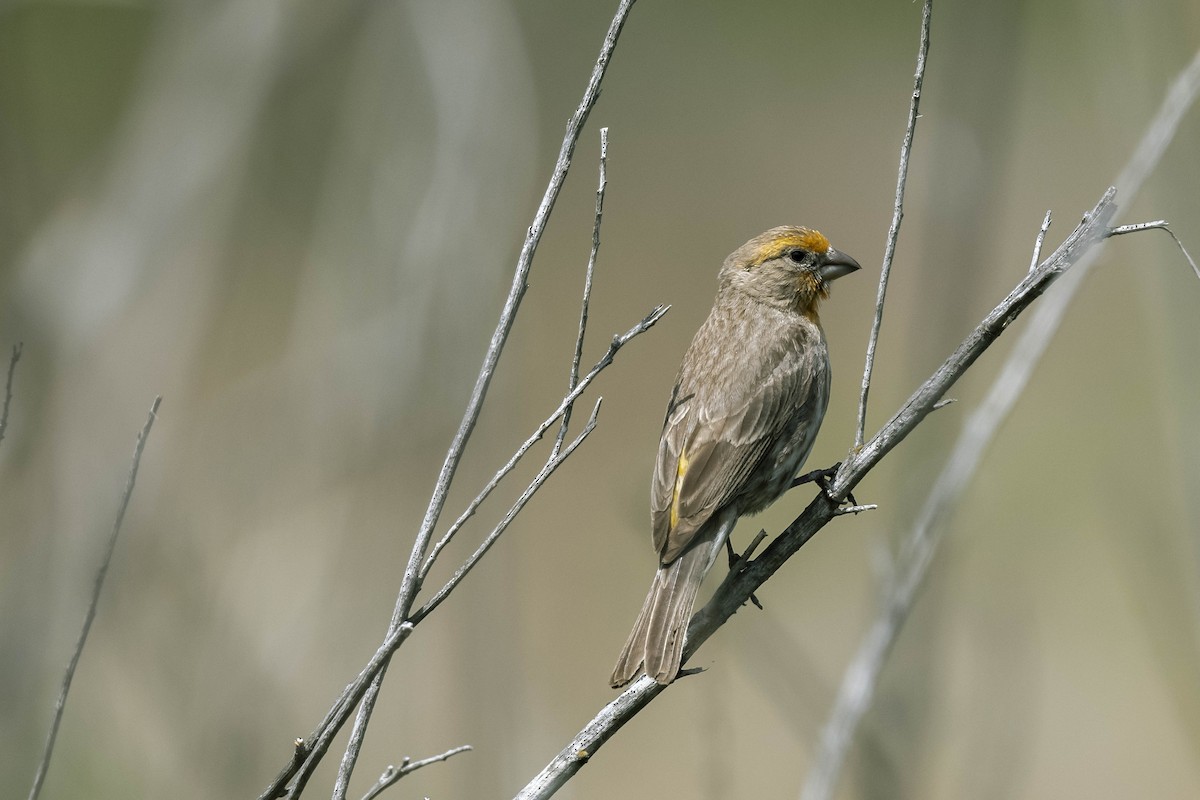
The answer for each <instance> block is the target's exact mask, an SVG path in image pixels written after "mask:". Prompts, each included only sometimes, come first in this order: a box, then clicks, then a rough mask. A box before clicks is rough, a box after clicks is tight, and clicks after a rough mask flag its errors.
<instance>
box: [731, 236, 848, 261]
mask: <svg viewBox="0 0 1200 800" xmlns="http://www.w3.org/2000/svg"><path fill="white" fill-rule="evenodd" d="M795 247H802V248H804V249H805V250H808V251H811V252H813V253H824V252H825V251H826V250H828V249H829V240H828V239H826V238H825V236H824V234H822V233H821V232H820V231H813V230H809V229H808V228H782V229H777V230H776V231H772V232H771V235H770V236H768V237H764V238H763V239H762V241H760V242H757V243H756V247H755V248H754V251H753V253H752V254H751V256H750V263H749V265H748V266H758V265H759V264H763V263H766V262H767V261H770V260H771V259H773V258H779V257H780V256H781V255H783V254H784V253H786V252H787V251H789V250H791V249H793V248H795Z"/></svg>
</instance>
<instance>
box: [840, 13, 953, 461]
mask: <svg viewBox="0 0 1200 800" xmlns="http://www.w3.org/2000/svg"><path fill="white" fill-rule="evenodd" d="M932 14H933V0H925V8H924V10H923V11H922V12H921V45H920V48H919V49H918V50H917V71H916V74H915V75H914V76H913V77H914V80H913V93H912V103H911V104H910V105H909V107H908V127H907V128H906V129H905V131H904V143H903V144H901V145H900V168H899V170H898V174H897V176H896V202H895V204H894V205H893V207H892V224H891V227H890V228H888V238H887V245H886V247H885V248H884V251H883V268H882V269H881V270H880V271H879V293H878V295H877V296H876V298H875V318H874V320H873V321H872V322H871V337H870V338H869V339H868V340H867V361H866V365H865V366H864V367H863V380H862V392H861V393H860V394H859V397H858V427H857V428H856V429H855V433H854V447H855V448H856V449H857V448H859V447H862V444H863V436H864V435H865V432H866V428H867V395H868V394H870V392H871V372H872V371H873V370H874V369H875V346H876V344H878V342H879V327H880V325H882V324H883V302H884V299H885V298H886V297H887V287H888V278H889V277H890V276H891V273H892V259H893V258H894V257H895V255H896V239H897V238H898V237H899V236H900V221H901V220H903V219H904V187H905V184H906V183H907V182H908V157H909V154H910V153H912V143H913V133H914V132H915V131H916V129H917V119H918V118H919V117H920V114H919V113H918V112H917V109H918V108H919V106H920V105H921V84H923V83H924V82H925V60H926V57H927V56H928V55H929V20H930V17H931V16H932Z"/></svg>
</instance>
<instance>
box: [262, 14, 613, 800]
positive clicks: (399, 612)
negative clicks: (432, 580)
mask: <svg viewBox="0 0 1200 800" xmlns="http://www.w3.org/2000/svg"><path fill="white" fill-rule="evenodd" d="M633 3H634V0H621V2H620V5H619V6H618V8H617V11H616V13H615V14H614V16H613V19H612V23H611V24H610V25H609V28H608V32H607V33H606V34H605V37H604V43H603V45H602V46H601V48H600V55H599V57H598V58H597V59H596V64H595V66H594V67H593V68H592V74H591V76H590V77H589V79H588V84H587V88H586V89H585V90H584V93H583V98H582V99H581V100H580V101H579V105H578V107H577V108H576V109H575V113H574V114H572V115H571V118H570V119H569V120H568V121H567V129H566V133H565V134H564V135H563V141H562V145H561V147H560V148H559V153H558V160H557V161H556V162H555V165H554V171H553V173H552V174H551V176H550V182H549V184H548V185H547V186H546V191H545V194H543V196H542V201H541V204H540V205H539V206H538V209H537V212H536V213H535V214H534V217H533V224H532V225H530V226H529V231H528V233H527V234H526V236H525V243H524V244H523V245H522V247H521V254H520V256H519V257H518V258H517V267H516V270H515V271H514V273H513V282H512V287H511V288H510V289H509V293H508V298H507V299H506V300H505V303H504V309H503V311H501V313H500V319H499V321H498V322H497V324H496V330H495V332H494V333H493V334H492V339H491V343H490V344H489V345H488V350H487V354H486V355H485V356H484V360H483V365H482V366H481V367H480V370H479V376H478V378H477V379H476V381H475V388H474V389H473V390H472V392H471V399H470V400H469V401H468V403H467V408H466V411H465V412H464V413H463V419H462V422H461V424H460V425H459V428H458V431H457V432H456V433H455V435H454V439H453V441H452V442H451V443H450V447H449V449H448V450H447V451H446V459H445V461H443V463H442V468H441V470H440V472H439V473H438V478H437V482H436V483H435V484H434V488H433V493H432V494H431V496H430V498H429V506H428V508H427V509H426V511H425V517H424V519H423V520H422V521H421V527H420V528H419V530H418V531H417V536H416V540H415V541H414V542H413V547H412V552H411V553H410V554H409V558H408V563H407V565H406V566H405V568H404V577H403V579H402V580H401V583H400V591H399V593H398V594H397V596H396V604H395V606H394V608H393V609H392V618H391V621H390V622H389V624H388V633H389V635H390V634H391V632H392V631H394V630H396V629H397V628H399V626H400V625H401V624H402V623H403V621H404V619H405V618H406V617H407V616H408V613H409V611H410V610H411V608H412V605H413V602H414V601H415V599H416V596H417V592H418V591H420V588H421V580H420V570H421V565H422V562H423V561H424V559H425V554H426V551H427V550H428V549H429V543H430V541H431V539H432V537H433V530H434V528H435V527H436V526H437V522H438V519H439V517H440V516H441V513H442V508H443V507H444V506H445V504H446V496H447V494H448V493H449V491H450V483H451V481H452V480H453V478H454V473H455V471H456V470H457V469H458V463H459V461H460V460H461V459H462V454H463V451H464V450H465V449H466V446H467V441H468V439H470V437H471V432H472V431H473V430H474V429H475V423H476V422H477V421H478V420H479V415H480V412H481V411H482V409H483V401H484V398H485V397H486V395H487V390H488V386H489V385H490V384H491V381H492V376H493V375H494V374H495V372H496V365H497V363H498V362H499V360H500V353H501V351H502V350H503V349H504V345H505V343H506V342H507V341H508V335H509V332H510V331H511V330H512V326H513V322H514V321H515V319H516V315H517V311H518V309H519V308H520V305H521V299H522V298H523V297H524V295H525V290H526V289H527V288H528V278H529V271H530V268H531V266H532V264H533V256H534V253H535V252H536V251H537V247H538V244H539V243H540V242H541V239H542V233H543V232H544V231H545V228H546V224H547V222H548V221H549V219H550V212H551V211H552V210H553V209H554V204H555V202H556V201H557V199H558V195H559V192H560V191H561V190H562V185H563V181H564V180H565V179H566V177H567V171H568V170H569V169H570V167H571V157H572V155H573V154H574V152H575V144H576V142H578V141H579V134H580V132H581V131H582V130H583V125H584V123H585V122H586V121H587V118H588V114H589V113H590V112H591V110H592V106H594V105H595V104H596V100H597V99H599V97H600V84H601V82H602V81H603V79H604V73H605V72H606V71H607V69H608V64H609V61H610V59H611V58H612V53H613V50H614V49H615V48H616V46H617V39H618V38H619V37H620V34H621V29H622V27H624V25H625V20H626V19H627V18H628V16H629V12H630V10H631V9H632V8H633ZM386 672H387V661H386V660H385V661H384V663H383V665H382V667H381V668H380V670H379V672H378V674H377V675H376V676H375V679H374V681H373V682H372V683H371V686H370V687H369V688H368V690H367V692H366V694H365V695H364V696H363V699H362V704H361V707H360V709H359V714H358V716H357V717H356V719H355V723H354V728H355V729H354V731H353V732H352V733H351V741H352V742H354V741H358V742H361V740H362V736H363V735H364V733H365V729H366V726H367V724H368V723H369V721H370V718H371V714H372V712H373V711H374V708H375V701H376V699H377V697H378V695H379V687H380V685H381V684H382V681H383V678H384V675H385V674H386ZM344 722H345V719H338V720H335V724H336V725H337V726H338V727H340V726H341V725H342V724H343V723H344ZM356 752H357V751H356V750H352V749H351V748H350V747H347V750H346V752H345V753H344V755H343V757H342V761H341V765H340V766H339V768H338V777H337V782H336V784H335V786H334V795H333V796H334V799H335V800H345V797H346V791H347V788H348V785H349V780H350V775H351V774H352V772H353V771H354V764H355V757H356V756H355V753H356ZM314 755H316V760H317V761H319V760H320V758H323V757H324V753H323V752H322V753H314ZM310 764H311V765H312V766H313V767H315V764H316V761H314V759H313V757H311V756H310V758H309V759H308V761H306V762H305V766H304V767H302V768H301V770H300V773H299V774H298V775H297V776H296V782H295V784H294V785H293V787H292V790H291V792H290V793H289V794H290V795H291V796H292V797H298V796H299V794H300V792H301V791H303V789H304V785H305V783H306V782H307V780H308V778H309V776H310V775H311V774H312V773H311V768H310V766H309V765H310ZM280 788H282V787H280V786H276V785H274V784H273V785H272V786H270V787H268V790H267V792H264V796H268V792H269V793H270V794H269V796H270V797H278V792H279V789H280Z"/></svg>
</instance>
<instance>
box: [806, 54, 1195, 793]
mask: <svg viewBox="0 0 1200 800" xmlns="http://www.w3.org/2000/svg"><path fill="white" fill-rule="evenodd" d="M1197 94H1200V53H1198V54H1197V56H1196V58H1195V60H1193V62H1192V64H1191V66H1189V67H1188V68H1187V69H1185V70H1184V71H1183V72H1182V73H1181V74H1180V75H1179V77H1178V78H1176V80H1175V82H1174V84H1173V85H1172V87H1171V90H1170V91H1169V92H1168V93H1167V97H1166V99H1165V100H1164V101H1163V104H1162V106H1161V108H1160V109H1159V112H1158V114H1157V115H1156V116H1155V119H1154V120H1153V121H1152V122H1151V124H1150V125H1149V126H1148V128H1147V130H1146V132H1145V134H1144V135H1143V137H1142V140H1141V141H1140V143H1139V144H1138V146H1137V148H1136V149H1135V151H1134V153H1135V155H1134V156H1133V157H1132V158H1131V160H1130V163H1129V165H1127V166H1126V167H1125V169H1124V170H1122V173H1121V179H1120V181H1121V185H1122V186H1123V187H1124V191H1126V192H1128V193H1129V195H1130V196H1129V197H1128V198H1127V199H1126V202H1128V201H1130V200H1132V199H1133V195H1134V194H1136V192H1137V190H1138V189H1140V188H1141V185H1142V183H1143V182H1144V181H1145V180H1146V178H1147V177H1148V176H1149V174H1150V171H1151V170H1153V169H1154V167H1155V165H1156V164H1157V163H1158V160H1159V158H1160V157H1161V155H1162V153H1163V151H1164V150H1165V149H1166V145H1167V143H1168V142H1170V141H1171V139H1172V138H1173V137H1174V135H1175V130H1176V129H1177V127H1178V125H1179V122H1180V120H1181V119H1182V117H1183V112H1184V111H1186V110H1187V108H1189V107H1190V106H1191V104H1192V103H1193V102H1194V101H1195V99H1196V96H1197ZM1049 220H1050V212H1046V217H1045V221H1044V222H1043V223H1042V228H1041V230H1040V231H1039V232H1038V236H1037V242H1038V245H1037V246H1038V247H1039V248H1040V246H1041V242H1042V240H1043V239H1044V237H1045V231H1046V228H1047V226H1048V225H1049ZM1158 227H1164V226H1163V225H1161V224H1159V223H1148V224H1142V225H1130V226H1121V227H1118V228H1114V229H1109V230H1108V231H1106V233H1105V235H1106V236H1113V235H1120V234H1123V233H1131V232H1135V231H1137V230H1146V229H1152V228H1158ZM1166 230H1167V232H1168V233H1171V231H1170V230H1169V229H1166ZM1171 236H1172V237H1174V233H1171ZM1176 242H1178V239H1176ZM1180 249H1181V250H1182V249H1183V246H1182V244H1180ZM1183 252H1184V256H1185V257H1186V258H1188V261H1189V263H1190V262H1191V258H1190V256H1188V255H1187V251H1186V250H1184V251H1183ZM1095 260H1096V259H1095V258H1094V257H1092V256H1089V257H1085V258H1084V259H1082V260H1081V261H1080V263H1079V264H1078V265H1077V266H1076V268H1075V269H1073V270H1072V271H1071V273H1070V275H1069V276H1068V277H1067V278H1066V279H1064V280H1063V282H1062V285H1060V286H1059V288H1058V290H1057V291H1056V292H1055V294H1054V295H1053V296H1052V297H1049V298H1047V300H1046V302H1044V303H1042V304H1040V305H1039V306H1038V309H1037V311H1036V312H1035V313H1034V314H1033V318H1032V319H1031V320H1030V322H1029V324H1028V326H1027V327H1026V328H1025V330H1024V331H1023V332H1022V334H1021V336H1020V337H1019V338H1018V340H1017V343H1016V344H1015V345H1014V346H1013V349H1012V352H1011V353H1010V354H1009V356H1008V359H1007V360H1006V361H1005V363H1004V365H1003V366H1002V367H1001V369H1000V372H999V373H998V374H997V375H996V379H995V381H994V382H993V383H992V387H991V389H990V390H989V391H988V394H987V396H986V397H985V398H984V400H983V402H982V403H981V404H980V406H979V408H978V409H977V410H976V411H975V412H974V413H973V414H972V415H971V416H970V418H969V419H968V420H967V421H966V422H965V423H964V424H963V430H962V433H961V434H960V435H959V438H958V441H957V442H956V443H955V445H954V449H953V450H952V451H951V453H950V456H949V457H948V458H947V459H946V464H945V466H944V467H943V468H942V472H941V474H940V475H939V476H938V478H937V480H936V481H935V482H934V486H933V490H932V491H931V492H930V494H929V497H928V498H927V499H926V501H925V504H924V506H923V507H922V509H921V512H920V514H919V515H918V517H917V520H916V522H915V523H914V525H913V528H912V530H911V531H910V532H909V534H908V538H907V539H906V540H905V541H904V543H903V545H902V549H901V554H900V559H899V560H900V564H899V567H898V569H897V571H896V576H897V577H896V578H895V579H894V580H893V581H892V582H891V584H890V586H889V587H888V590H887V593H886V596H885V597H884V600H883V602H882V604H881V607H880V611H879V615H878V616H877V618H876V619H875V621H874V622H873V623H872V624H871V627H870V628H869V629H868V631H867V633H866V634H865V635H864V637H863V640H862V642H861V643H860V644H859V649H858V651H857V652H856V653H855V656H854V658H853V660H852V661H851V662H850V664H849V665H848V666H847V668H846V671H845V673H844V674H843V677H842V683H841V686H840V687H839V689H838V693H837V697H836V699H835V701H834V705H833V709H832V710H831V711H830V714H829V718H828V719H827V720H826V723H825V726H824V728H823V729H822V731H821V737H820V743H819V745H818V751H817V755H816V760H815V762H814V765H813V768H812V770H811V771H810V772H809V774H808V777H807V779H806V781H805V785H804V791H803V794H802V797H803V798H804V800H824V798H828V797H831V796H832V795H833V790H834V789H835V788H836V784H837V779H838V776H839V775H840V773H841V768H842V765H843V764H844V763H845V759H846V755H847V754H848V752H849V749H850V745H851V743H852V742H853V737H854V733H855V731H856V730H857V728H858V725H859V723H860V722H861V720H862V717H863V715H864V714H865V713H866V711H867V709H868V708H870V705H871V702H872V699H873V697H874V692H875V686H876V685H877V683H878V680H879V676H880V673H881V672H882V670H883V665H884V663H885V661H886V660H887V657H888V654H889V653H890V652H891V649H892V645H893V644H894V643H895V641H896V638H897V637H898V636H899V634H900V630H901V628H902V627H903V625H904V622H905V620H907V618H908V615H909V612H910V610H911V609H912V605H913V602H914V601H915V599H916V596H917V593H918V591H919V590H920V587H921V586H922V585H923V584H924V580H925V576H926V574H927V573H928V569H929V565H930V563H931V562H932V560H933V556H934V554H935V553H936V551H937V548H938V545H939V544H940V542H941V538H942V536H943V534H944V532H945V526H944V523H945V521H946V520H947V519H948V518H949V517H950V515H951V513H952V512H953V511H954V509H955V507H956V506H957V503H958V500H959V498H960V497H961V496H962V493H963V491H965V490H966V488H967V487H968V486H969V485H970V483H971V480H972V478H973V477H974V475H975V471H976V469H977V468H978V466H979V464H980V462H981V461H982V459H983V456H984V454H985V453H986V451H987V448H988V446H989V445H990V444H991V442H992V440H993V439H994V438H995V435H996V432H997V431H998V430H999V428H1000V426H1001V425H1002V424H1003V422H1004V420H1005V419H1007V417H1008V414H1009V412H1011V411H1012V408H1013V406H1014V405H1015V403H1016V401H1017V399H1018V398H1019V397H1020V396H1021V393H1022V392H1023V390H1024V388H1025V386H1026V384H1027V383H1028V382H1029V379H1030V378H1031V376H1032V374H1033V371H1034V369H1035V368H1036V367H1037V365H1038V363H1039V362H1040V361H1041V357H1042V355H1043V354H1044V352H1045V350H1046V347H1047V345H1048V344H1049V343H1050V341H1051V340H1052V339H1053V337H1054V333H1055V331H1056V330H1057V329H1058V326H1059V324H1060V323H1061V322H1062V319H1063V317H1064V315H1065V313H1066V309H1067V306H1068V305H1069V304H1070V302H1071V300H1072V299H1073V297H1074V295H1075V292H1076V290H1077V289H1078V287H1079V286H1080V284H1081V282H1082V281H1083V278H1084V277H1085V275H1086V274H1087V272H1088V271H1089V269H1090V268H1091V266H1092V264H1093V263H1095ZM1192 266H1193V269H1195V264H1194V263H1193V265H1192ZM1198 276H1200V273H1198Z"/></svg>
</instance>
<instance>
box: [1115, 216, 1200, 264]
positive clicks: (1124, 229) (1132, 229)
mask: <svg viewBox="0 0 1200 800" xmlns="http://www.w3.org/2000/svg"><path fill="white" fill-rule="evenodd" d="M1150 230H1160V231H1166V232H1167V235H1168V236H1170V237H1171V238H1172V239H1174V240H1175V246H1176V247H1178V248H1179V252H1181V253H1183V257H1184V258H1185V259H1187V262H1188V265H1189V266H1191V268H1192V272H1194V273H1196V277H1197V278H1200V267H1197V266H1196V261H1195V259H1193V258H1192V255H1191V253H1189V252H1188V251H1187V248H1186V247H1184V246H1183V242H1181V241H1179V237H1178V236H1176V235H1175V231H1173V230H1171V227H1170V225H1168V224H1167V221H1166V220H1165V219H1159V220H1155V221H1154V222H1139V223H1137V224H1136V225H1118V226H1117V227H1115V228H1113V229H1112V230H1111V231H1109V232H1108V235H1109V236H1122V235H1124V234H1126V233H1137V232H1139V231H1150Z"/></svg>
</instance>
